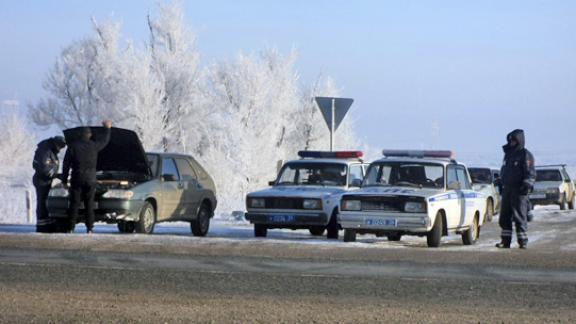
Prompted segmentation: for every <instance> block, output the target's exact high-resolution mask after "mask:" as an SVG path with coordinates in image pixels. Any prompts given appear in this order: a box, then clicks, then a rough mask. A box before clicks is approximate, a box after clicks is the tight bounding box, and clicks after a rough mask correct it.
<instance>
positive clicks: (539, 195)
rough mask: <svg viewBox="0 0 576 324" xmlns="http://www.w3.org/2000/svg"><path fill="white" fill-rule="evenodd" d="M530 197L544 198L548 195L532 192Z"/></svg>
mask: <svg viewBox="0 0 576 324" xmlns="http://www.w3.org/2000/svg"><path fill="white" fill-rule="evenodd" d="M530 198H532V199H544V198H546V195H545V194H531V195H530Z"/></svg>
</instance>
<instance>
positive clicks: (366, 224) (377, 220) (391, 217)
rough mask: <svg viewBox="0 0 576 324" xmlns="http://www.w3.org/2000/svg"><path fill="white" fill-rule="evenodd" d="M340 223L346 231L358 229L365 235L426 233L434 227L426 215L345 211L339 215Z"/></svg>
mask: <svg viewBox="0 0 576 324" xmlns="http://www.w3.org/2000/svg"><path fill="white" fill-rule="evenodd" d="M338 222H339V223H340V225H341V226H342V228H344V229H356V230H360V231H361V232H365V233H371V232H374V233H376V232H383V231H385V232H402V233H426V232H428V231H429V230H430V229H431V227H432V225H431V220H430V217H428V214H426V213H402V212H396V213H378V212H365V211H358V212H353V211H345V212H340V214H339V215H338Z"/></svg>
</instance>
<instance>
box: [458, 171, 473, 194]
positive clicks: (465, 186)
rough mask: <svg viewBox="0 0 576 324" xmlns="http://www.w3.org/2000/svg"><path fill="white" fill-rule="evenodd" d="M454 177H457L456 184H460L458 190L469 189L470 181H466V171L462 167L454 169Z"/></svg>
mask: <svg viewBox="0 0 576 324" xmlns="http://www.w3.org/2000/svg"><path fill="white" fill-rule="evenodd" d="M456 175H457V176H458V182H460V188H462V189H471V188H472V186H471V185H470V180H469V179H468V174H467V173H466V169H464V168H463V167H458V168H456Z"/></svg>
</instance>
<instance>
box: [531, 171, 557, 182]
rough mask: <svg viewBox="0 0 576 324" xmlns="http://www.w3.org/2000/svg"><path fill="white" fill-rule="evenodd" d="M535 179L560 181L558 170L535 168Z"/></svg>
mask: <svg viewBox="0 0 576 324" xmlns="http://www.w3.org/2000/svg"><path fill="white" fill-rule="evenodd" d="M536 181H562V175H561V174H560V171H558V170H536Z"/></svg>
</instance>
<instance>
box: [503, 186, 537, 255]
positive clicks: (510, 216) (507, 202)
mask: <svg viewBox="0 0 576 324" xmlns="http://www.w3.org/2000/svg"><path fill="white" fill-rule="evenodd" d="M519 191H520V190H519V189H516V190H515V189H514V188H510V189H504V191H503V192H502V206H501V209H500V220H499V224H500V228H501V229H502V234H501V237H502V242H503V243H505V244H510V242H512V224H514V226H515V227H516V238H517V239H518V244H526V243H528V234H527V231H528V210H529V208H530V205H529V204H530V200H529V199H528V196H527V195H520V193H519Z"/></svg>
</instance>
